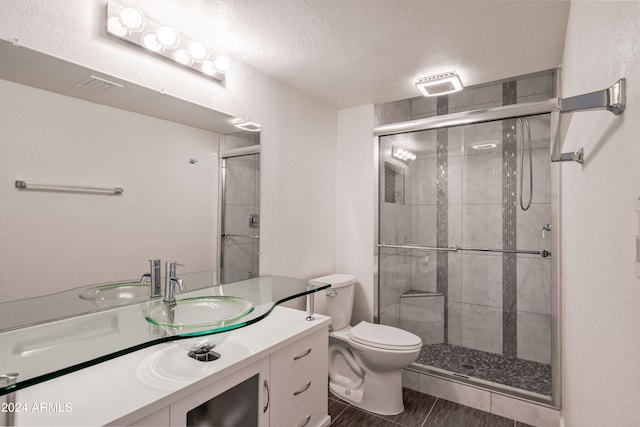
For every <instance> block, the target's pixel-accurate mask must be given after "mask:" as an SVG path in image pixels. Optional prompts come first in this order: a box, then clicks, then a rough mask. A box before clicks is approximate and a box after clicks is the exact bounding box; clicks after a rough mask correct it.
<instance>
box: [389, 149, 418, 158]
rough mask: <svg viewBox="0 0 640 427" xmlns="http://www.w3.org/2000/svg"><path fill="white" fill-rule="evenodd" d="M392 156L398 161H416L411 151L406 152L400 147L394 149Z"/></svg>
mask: <svg viewBox="0 0 640 427" xmlns="http://www.w3.org/2000/svg"><path fill="white" fill-rule="evenodd" d="M391 155H392V156H393V157H395V158H396V159H400V160H402V161H405V162H406V161H407V160H415V159H416V155H415V154H413V153H412V152H411V151H409V150H405V149H404V148H400V147H393V149H392V150H391Z"/></svg>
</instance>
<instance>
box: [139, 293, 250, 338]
mask: <svg viewBox="0 0 640 427" xmlns="http://www.w3.org/2000/svg"><path fill="white" fill-rule="evenodd" d="M253 307H254V306H253V303H251V302H250V301H247V300H246V299H243V298H238V297H231V296H202V297H195V298H184V299H179V300H176V302H175V303H165V302H163V301H152V302H150V303H148V304H147V308H146V309H143V310H144V311H146V315H145V317H146V319H147V321H148V322H150V323H153V324H155V325H160V326H162V328H163V329H164V330H165V332H167V333H168V334H171V335H188V334H199V333H204V332H207V331H211V330H213V329H220V328H224V327H225V326H231V325H234V324H236V323H237V320H239V319H240V318H242V317H244V316H246V315H248V314H249V313H251V312H252V311H253Z"/></svg>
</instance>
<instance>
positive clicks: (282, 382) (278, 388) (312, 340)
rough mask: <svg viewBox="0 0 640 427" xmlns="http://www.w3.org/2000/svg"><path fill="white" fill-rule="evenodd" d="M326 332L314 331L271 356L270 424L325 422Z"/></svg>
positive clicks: (296, 424) (312, 424) (314, 424)
mask: <svg viewBox="0 0 640 427" xmlns="http://www.w3.org/2000/svg"><path fill="white" fill-rule="evenodd" d="M328 339H329V336H328V332H327V330H322V331H318V332H316V333H314V334H312V335H310V336H308V337H305V338H303V339H301V340H299V341H296V342H295V343H293V344H291V345H290V346H288V347H286V348H284V349H282V350H280V351H278V352H276V353H274V354H273V355H272V356H271V383H272V386H273V391H272V397H271V399H272V404H271V416H270V419H271V425H272V426H318V425H323V423H325V418H326V423H328V421H329V419H328V417H327V387H328V385H327V381H328V365H327V363H328V356H327V354H328V353H327V352H328Z"/></svg>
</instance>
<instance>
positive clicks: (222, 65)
mask: <svg viewBox="0 0 640 427" xmlns="http://www.w3.org/2000/svg"><path fill="white" fill-rule="evenodd" d="M213 64H214V66H215V67H216V70H218V71H219V72H221V73H226V72H227V71H229V70H230V69H231V61H230V60H229V57H228V56H226V55H218V56H216V57H215V59H214V60H213Z"/></svg>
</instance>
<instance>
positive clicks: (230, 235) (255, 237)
mask: <svg viewBox="0 0 640 427" xmlns="http://www.w3.org/2000/svg"><path fill="white" fill-rule="evenodd" d="M222 237H246V238H247V239H259V238H260V236H250V235H247V234H231V233H224V234H223V235H222Z"/></svg>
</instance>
